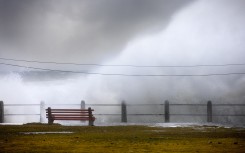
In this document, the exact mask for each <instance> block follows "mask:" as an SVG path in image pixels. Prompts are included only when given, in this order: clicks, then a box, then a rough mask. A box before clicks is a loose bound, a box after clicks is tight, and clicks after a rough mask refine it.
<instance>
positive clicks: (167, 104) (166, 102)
mask: <svg viewBox="0 0 245 153" xmlns="http://www.w3.org/2000/svg"><path fill="white" fill-rule="evenodd" d="M164 109H165V123H168V122H169V118H170V116H169V101H168V100H166V101H165V104H164Z"/></svg>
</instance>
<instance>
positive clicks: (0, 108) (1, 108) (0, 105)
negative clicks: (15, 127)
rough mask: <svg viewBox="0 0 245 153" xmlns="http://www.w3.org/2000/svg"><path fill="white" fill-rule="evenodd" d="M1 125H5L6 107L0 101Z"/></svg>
mask: <svg viewBox="0 0 245 153" xmlns="http://www.w3.org/2000/svg"><path fill="white" fill-rule="evenodd" d="M0 123H4V106H3V101H0Z"/></svg>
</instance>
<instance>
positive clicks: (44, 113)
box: [40, 101, 46, 123]
mask: <svg viewBox="0 0 245 153" xmlns="http://www.w3.org/2000/svg"><path fill="white" fill-rule="evenodd" d="M45 116H46V112H45V102H44V101H41V102H40V123H44V122H45V121H44V120H45Z"/></svg>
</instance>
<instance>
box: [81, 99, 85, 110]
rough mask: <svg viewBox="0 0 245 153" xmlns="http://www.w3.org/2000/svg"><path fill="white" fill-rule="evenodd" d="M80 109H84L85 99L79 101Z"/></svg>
mask: <svg viewBox="0 0 245 153" xmlns="http://www.w3.org/2000/svg"><path fill="white" fill-rule="evenodd" d="M81 109H85V101H84V100H82V101H81Z"/></svg>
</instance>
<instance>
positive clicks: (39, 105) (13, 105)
mask: <svg viewBox="0 0 245 153" xmlns="http://www.w3.org/2000/svg"><path fill="white" fill-rule="evenodd" d="M4 106H40V104H4Z"/></svg>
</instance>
